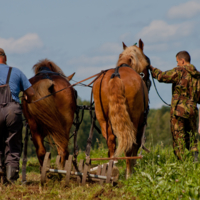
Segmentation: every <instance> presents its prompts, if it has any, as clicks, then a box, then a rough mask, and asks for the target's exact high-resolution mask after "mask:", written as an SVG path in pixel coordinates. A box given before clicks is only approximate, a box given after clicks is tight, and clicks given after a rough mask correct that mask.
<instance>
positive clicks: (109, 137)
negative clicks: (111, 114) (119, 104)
mask: <svg viewBox="0 0 200 200" xmlns="http://www.w3.org/2000/svg"><path fill="white" fill-rule="evenodd" d="M100 126H101V132H102V135H103V137H104V138H105V139H106V141H107V146H108V157H112V156H113V155H114V153H115V150H116V136H115V135H114V134H113V132H112V129H111V126H110V125H109V124H108V123H107V122H106V121H104V122H101V123H100Z"/></svg>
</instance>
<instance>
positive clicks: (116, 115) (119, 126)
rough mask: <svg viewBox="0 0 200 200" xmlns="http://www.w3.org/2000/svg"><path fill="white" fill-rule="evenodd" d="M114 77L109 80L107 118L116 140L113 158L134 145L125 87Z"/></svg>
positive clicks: (134, 137)
mask: <svg viewBox="0 0 200 200" xmlns="http://www.w3.org/2000/svg"><path fill="white" fill-rule="evenodd" d="M119 77H120V76H119V74H118V77H117V76H115V75H114V77H113V76H111V79H110V80H109V83H108V84H109V118H110V121H111V125H112V129H113V131H114V134H115V135H116V137H117V139H118V147H117V149H116V152H115V155H114V156H116V157H117V156H120V155H121V154H122V153H123V152H125V153H126V152H128V151H130V150H131V149H132V146H133V144H136V133H137V131H136V128H135V127H134V125H133V123H132V122H131V119H130V115H129V113H128V109H127V104H126V96H125V86H124V83H123V81H122V79H120V78H119Z"/></svg>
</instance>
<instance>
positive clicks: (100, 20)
mask: <svg viewBox="0 0 200 200" xmlns="http://www.w3.org/2000/svg"><path fill="white" fill-rule="evenodd" d="M0 2H1V12H0V47H1V48H3V49H4V50H5V52H6V54H7V57H8V62H7V63H8V65H10V66H13V67H17V68H19V69H21V70H22V71H23V72H24V74H25V75H26V76H27V77H28V78H31V77H32V76H33V75H34V74H33V71H32V66H33V65H34V64H35V63H37V62H38V61H39V60H41V59H44V58H48V59H50V60H52V61H54V62H55V63H56V64H57V65H58V66H59V67H60V68H61V69H62V70H63V71H64V73H65V74H66V75H70V74H72V73H73V72H76V74H75V76H74V78H73V79H74V80H75V81H80V80H82V79H85V78H87V77H89V76H92V75H93V74H96V73H98V72H100V71H101V70H104V69H108V68H114V67H115V65H116V62H117V59H118V56H119V54H120V53H121V52H122V50H123V49H122V41H123V42H124V43H125V44H126V45H127V46H130V45H133V44H134V43H136V42H138V40H139V39H140V38H141V39H142V40H143V42H144V53H145V54H146V55H147V56H148V57H149V58H150V59H151V63H152V65H153V66H154V67H157V68H159V69H161V70H163V71H164V70H169V69H172V68H174V67H176V60H175V55H176V53H177V52H178V51H181V50H187V51H188V52H189V53H190V55H191V58H192V64H194V65H195V66H196V68H197V69H198V70H200V66H199V63H200V40H199V39H200V38H199V37H200V35H199V29H200V28H199V27H200V1H196V0H192V1H188V0H176V1H174V0H168V1H162V0H151V1H144V0H140V1H139V0H135V1H133V0H124V1H121V0H101V1H95V0H84V1H83V0H77V1H72V0H71V1H69V0H42V1H39V0H35V1H31V0H26V1H25V0H17V1H16V0H7V1H2V0H0ZM89 82H90V81H89ZM71 83H74V82H73V81H71ZM156 85H157V88H158V91H159V93H160V95H161V96H162V98H163V99H164V100H165V101H167V102H168V103H170V101H171V84H164V83H158V82H157V81H156ZM75 88H76V90H77V91H78V95H79V97H81V99H82V100H84V99H86V100H89V99H90V92H91V89H90V88H85V87H80V86H78V87H75ZM162 105H163V103H162V101H161V100H160V99H159V97H158V96H157V94H156V92H155V89H154V88H153V87H152V88H151V90H150V108H160V107H161V106H162Z"/></svg>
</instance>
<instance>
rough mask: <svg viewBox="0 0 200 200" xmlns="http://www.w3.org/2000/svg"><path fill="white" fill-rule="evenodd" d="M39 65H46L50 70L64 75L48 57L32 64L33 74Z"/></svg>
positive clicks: (38, 69) (37, 70)
mask: <svg viewBox="0 0 200 200" xmlns="http://www.w3.org/2000/svg"><path fill="white" fill-rule="evenodd" d="M41 67H48V68H49V69H50V70H51V71H53V72H58V73H60V74H62V75H64V76H65V74H64V73H63V71H62V70H61V69H60V67H58V66H57V65H56V64H55V63H54V62H53V61H50V60H48V59H43V60H40V61H39V62H38V63H36V64H35V65H34V66H33V70H34V72H35V74H37V73H38V72H39V71H40V68H41Z"/></svg>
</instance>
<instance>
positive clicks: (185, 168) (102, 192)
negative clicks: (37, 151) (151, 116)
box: [0, 143, 200, 200]
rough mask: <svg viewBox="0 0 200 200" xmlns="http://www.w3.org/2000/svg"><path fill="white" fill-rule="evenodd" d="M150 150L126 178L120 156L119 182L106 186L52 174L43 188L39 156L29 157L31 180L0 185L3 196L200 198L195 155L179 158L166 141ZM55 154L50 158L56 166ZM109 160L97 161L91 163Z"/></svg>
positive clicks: (94, 153) (95, 154) (97, 151)
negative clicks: (80, 184)
mask: <svg viewBox="0 0 200 200" xmlns="http://www.w3.org/2000/svg"><path fill="white" fill-rule="evenodd" d="M97 146H98V148H97V147H96V148H94V149H92V150H91V158H100V157H107V155H108V154H107V153H108V150H107V149H106V148H104V147H103V145H101V144H99V145H97ZM148 148H149V149H150V150H151V152H150V153H146V152H144V151H143V152H142V155H143V158H142V159H139V160H137V164H136V166H135V168H134V169H135V172H134V173H133V174H132V175H131V177H130V178H129V179H128V180H126V179H125V171H126V162H125V160H120V161H119V162H118V163H117V164H116V165H117V167H118V169H119V171H120V177H119V181H118V184H117V185H116V186H115V187H113V186H111V185H110V184H104V185H103V186H101V185H99V184H98V183H96V184H89V183H88V184H86V186H79V185H77V183H76V182H74V181H73V180H71V181H70V186H69V187H65V184H64V183H65V179H64V176H58V175H57V176H52V177H51V179H48V180H47V184H46V185H45V187H44V188H42V187H41V184H40V172H39V169H40V166H39V162H38V160H37V158H29V159H28V163H27V181H28V184H27V185H26V186H25V185H22V184H21V172H20V179H19V180H18V181H17V183H16V184H15V185H14V186H1V185H0V193H1V195H0V199H16V198H17V199H83V200H87V199H135V200H145V199H162V200H163V199H170V200H171V199H172V200H174V199H187V200H188V199H200V164H199V163H193V155H191V153H190V152H188V151H185V155H184V156H185V159H184V161H178V160H177V159H176V157H175V156H174V153H173V149H172V147H168V148H166V147H165V148H163V144H162V143H161V144H159V145H157V146H150V147H148ZM80 159H85V152H81V151H80V153H79V155H78V161H79V160H80ZM55 160H56V158H55V157H53V158H52V159H51V165H52V166H55ZM104 162H107V161H95V162H92V165H98V164H102V163H104Z"/></svg>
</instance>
